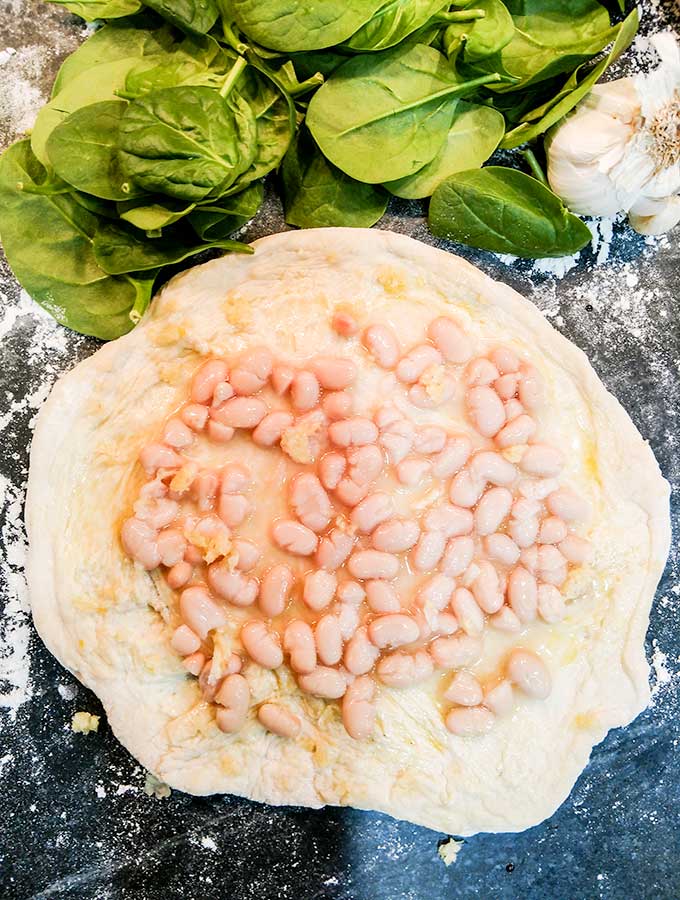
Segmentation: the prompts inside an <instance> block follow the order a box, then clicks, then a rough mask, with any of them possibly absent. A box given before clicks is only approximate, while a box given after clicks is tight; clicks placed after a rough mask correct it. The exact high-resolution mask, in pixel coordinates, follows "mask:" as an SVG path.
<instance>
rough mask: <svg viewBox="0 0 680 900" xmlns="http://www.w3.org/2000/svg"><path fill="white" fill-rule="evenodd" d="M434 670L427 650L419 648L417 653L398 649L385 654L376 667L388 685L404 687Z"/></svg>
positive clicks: (381, 678)
mask: <svg viewBox="0 0 680 900" xmlns="http://www.w3.org/2000/svg"><path fill="white" fill-rule="evenodd" d="M439 640H445V639H444V638H439ZM433 671H434V665H433V663H432V659H431V657H430V655H429V653H428V652H427V650H417V651H416V652H415V653H405V652H404V651H403V650H397V651H395V652H394V653H388V654H387V655H386V656H383V658H382V659H381V660H380V662H379V663H378V666H377V668H376V675H377V676H378V679H379V680H380V681H382V683H383V684H386V685H387V686H388V687H397V688H402V687H411V685H413V684H418V682H420V681H424V680H425V679H426V678H429V677H430V675H432V672H433Z"/></svg>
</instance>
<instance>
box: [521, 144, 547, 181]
mask: <svg viewBox="0 0 680 900" xmlns="http://www.w3.org/2000/svg"><path fill="white" fill-rule="evenodd" d="M520 153H521V154H522V156H523V157H524V159H525V160H526V162H527V165H528V166H529V168H530V169H531V174H532V175H533V176H534V178H535V179H536V180H537V181H540V182H541V184H542V185H545V187H547V188H549V187H550V185H549V184H548V179H547V178H546V177H545V172H544V171H543V169H542V168H541V165H540V163H539V161H538V160H537V159H536V154H535V153H534V151H533V150H529V149H528V148H527V149H526V150H521V151H520Z"/></svg>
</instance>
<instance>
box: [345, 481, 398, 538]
mask: <svg viewBox="0 0 680 900" xmlns="http://www.w3.org/2000/svg"><path fill="white" fill-rule="evenodd" d="M393 515H394V502H393V500H392V497H391V496H390V495H389V494H386V493H384V492H383V491H376V492H375V493H373V494H369V495H368V497H365V498H364V499H363V500H362V501H361V502H360V503H358V504H357V505H356V506H355V507H354V509H353V510H352V512H351V513H350V517H349V518H350V521H351V523H352V525H354V527H355V528H356V529H357V531H358V532H359V533H360V534H370V533H371V532H372V531H373V529H374V528H377V527H378V525H380V524H381V523H382V522H386V521H387V520H388V519H391V518H392V516H393Z"/></svg>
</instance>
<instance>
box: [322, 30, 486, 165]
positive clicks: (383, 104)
mask: <svg viewBox="0 0 680 900" xmlns="http://www.w3.org/2000/svg"><path fill="white" fill-rule="evenodd" d="M488 78H489V79H490V80H492V81H495V80H497V79H498V76H497V75H489V76H488ZM483 83H485V79H484V78H482V79H481V81H480V80H473V81H469V82H461V81H459V80H458V79H457V76H456V74H455V72H453V71H452V70H451V67H450V66H449V64H448V61H447V60H446V58H445V57H444V56H442V54H441V53H438V52H437V51H436V50H434V49H433V48H432V47H427V46H424V45H422V44H415V45H413V46H411V47H407V48H406V49H402V48H397V49H396V50H387V51H385V52H384V53H379V54H374V55H367V56H358V57H355V58H354V59H352V60H350V61H349V62H347V63H345V64H344V65H343V66H341V67H340V68H339V69H338V70H337V71H336V72H335V73H334V74H333V75H332V76H331V77H330V78H329V80H328V81H327V82H326V83H325V84H324V85H323V86H322V87H320V88H319V90H318V91H317V92H316V94H314V96H313V97H312V99H311V102H310V104H309V109H308V111H307V125H308V127H309V130H310V131H311V132H312V135H313V137H314V139H315V141H316V142H317V144H318V145H319V147H320V148H321V150H322V152H323V154H324V156H326V157H327V158H328V159H329V160H330V161H331V162H332V163H333V164H334V165H336V166H337V167H338V168H339V169H341V170H342V171H343V172H345V173H346V174H347V175H350V176H351V177H352V178H356V179H357V180H358V181H366V182H369V183H379V182H384V181H393V180H394V179H396V178H403V177H405V176H407V175H412V174H413V173H414V172H417V171H418V170H419V169H422V167H423V166H424V165H426V163H428V162H430V160H431V159H432V158H433V157H434V156H435V155H436V154H437V152H438V151H439V150H440V148H441V147H442V145H443V143H444V140H445V139H446V134H447V132H448V130H449V127H450V125H451V121H452V119H453V113H454V110H455V107H456V103H457V102H458V97H460V96H461V95H463V94H466V93H469V92H470V91H472V90H474V89H475V88H476V87H478V86H479V85H480V84H483Z"/></svg>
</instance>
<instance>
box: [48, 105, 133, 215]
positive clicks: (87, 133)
mask: <svg viewBox="0 0 680 900" xmlns="http://www.w3.org/2000/svg"><path fill="white" fill-rule="evenodd" d="M126 105H127V104H126V103H123V102H121V101H120V100H104V101H102V102H101V103H92V104H91V105H90V106H84V107H83V108H82V109H78V110H76V112H74V113H71V115H70V116H69V117H68V118H67V119H64V121H63V122H61V124H59V125H57V127H56V128H55V129H54V131H53V132H52V133H51V134H50V136H49V137H48V139H47V155H48V156H49V160H50V164H51V166H52V168H53V169H54V171H55V172H56V173H57V175H59V176H60V177H61V178H63V179H64V181H68V182H69V183H70V184H72V185H73V187H75V188H77V189H78V190H79V191H84V192H85V193H86V194H92V195H93V196H95V197H100V198H101V199H103V200H125V199H127V198H129V197H134V196H136V195H139V194H140V193H141V191H140V190H139V189H138V188H137V187H136V186H135V185H134V184H131V183H130V182H129V181H126V180H125V178H124V177H123V173H122V172H121V170H120V166H119V164H118V126H119V124H120V119H121V116H122V115H123V111H124V109H125V107H126Z"/></svg>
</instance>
